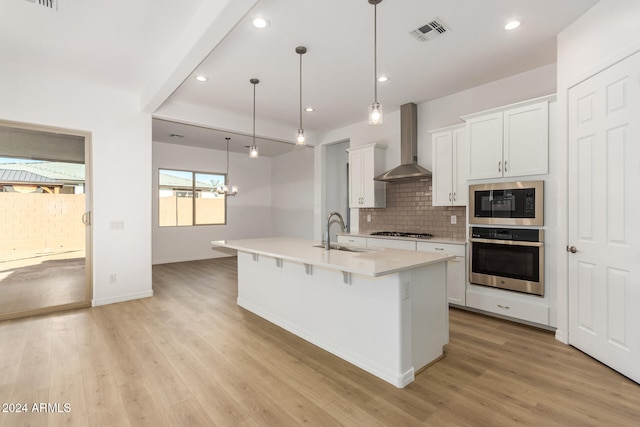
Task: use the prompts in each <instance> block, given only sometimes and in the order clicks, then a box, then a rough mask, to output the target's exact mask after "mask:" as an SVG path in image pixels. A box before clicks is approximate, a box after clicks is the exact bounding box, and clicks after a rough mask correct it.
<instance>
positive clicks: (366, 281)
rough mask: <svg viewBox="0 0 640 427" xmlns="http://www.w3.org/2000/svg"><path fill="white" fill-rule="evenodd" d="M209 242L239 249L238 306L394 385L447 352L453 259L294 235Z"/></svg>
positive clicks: (412, 376)
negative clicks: (325, 244)
mask: <svg viewBox="0 0 640 427" xmlns="http://www.w3.org/2000/svg"><path fill="white" fill-rule="evenodd" d="M211 243H212V245H213V246H215V247H225V248H229V249H234V250H236V251H237V256H238V305H240V306H241V307H243V308H245V309H247V310H249V311H251V312H253V313H255V314H257V315H258V316H260V317H262V318H264V319H266V320H268V321H270V322H272V323H274V324H276V325H278V326H280V327H282V328H284V329H286V330H287V331H289V332H292V333H293V334H295V335H298V336H299V337H301V338H303V339H305V340H307V341H309V342H311V343H313V344H315V345H317V346H319V347H321V348H323V349H325V350H327V351H329V352H330V353H333V354H335V355H336V356H338V357H340V358H342V359H344V360H346V361H348V362H350V363H352V364H354V365H356V366H358V367H360V368H362V369H364V370H366V371H367V372H369V373H371V374H373V375H376V376H377V377H379V378H381V379H383V380H385V381H387V382H389V383H391V384H393V385H395V386H396V387H404V386H406V385H407V384H409V383H411V382H412V381H413V379H414V375H415V374H416V372H417V371H419V370H420V369H422V368H424V367H425V366H427V365H429V364H430V363H432V362H434V361H436V360H438V359H439V358H440V357H442V354H443V352H442V348H443V346H444V345H445V344H446V343H447V342H448V340H449V324H448V304H447V295H446V284H445V283H446V261H447V260H450V259H453V258H454V257H453V256H448V255H443V254H437V253H428V252H413V251H405V250H397V249H382V248H380V249H373V248H356V247H353V248H349V247H346V248H345V249H346V250H335V249H332V250H330V251H327V250H325V249H324V248H322V247H316V245H317V243H315V242H313V241H311V240H304V239H292V238H262V239H244V240H221V241H214V242H211Z"/></svg>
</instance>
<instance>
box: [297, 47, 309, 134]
mask: <svg viewBox="0 0 640 427" xmlns="http://www.w3.org/2000/svg"><path fill="white" fill-rule="evenodd" d="M296 53H297V54H298V55H300V127H299V128H298V137H297V138H296V145H306V144H307V142H306V140H305V137H304V129H303V128H302V55H304V54H305V53H307V48H306V47H304V46H298V47H296Z"/></svg>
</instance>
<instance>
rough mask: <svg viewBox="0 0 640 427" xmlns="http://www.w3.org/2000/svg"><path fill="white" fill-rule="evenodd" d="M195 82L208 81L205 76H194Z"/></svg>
mask: <svg viewBox="0 0 640 427" xmlns="http://www.w3.org/2000/svg"><path fill="white" fill-rule="evenodd" d="M196 80H197V81H199V82H206V81H207V80H209V79H208V78H207V77H205V76H196Z"/></svg>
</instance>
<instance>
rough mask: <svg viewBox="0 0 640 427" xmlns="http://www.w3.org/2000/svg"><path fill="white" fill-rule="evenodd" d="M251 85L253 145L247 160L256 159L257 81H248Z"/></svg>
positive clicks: (258, 81)
mask: <svg viewBox="0 0 640 427" xmlns="http://www.w3.org/2000/svg"><path fill="white" fill-rule="evenodd" d="M249 81H250V82H251V84H252V85H253V145H251V148H249V158H250V159H257V158H258V146H257V145H256V85H257V84H258V83H260V80H258V79H251V80H249Z"/></svg>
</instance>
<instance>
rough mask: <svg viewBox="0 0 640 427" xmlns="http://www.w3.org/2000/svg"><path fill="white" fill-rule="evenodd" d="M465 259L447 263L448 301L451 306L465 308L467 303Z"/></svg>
mask: <svg viewBox="0 0 640 427" xmlns="http://www.w3.org/2000/svg"><path fill="white" fill-rule="evenodd" d="M465 288H466V276H465V258H464V257H456V259H453V260H451V261H447V300H448V301H449V303H450V304H457V305H461V306H464V305H465V303H466V298H465V295H466V289H465Z"/></svg>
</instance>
